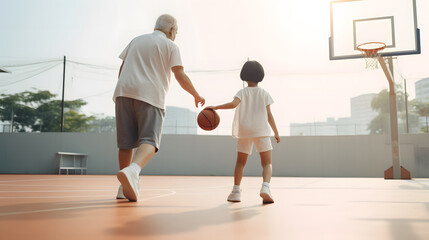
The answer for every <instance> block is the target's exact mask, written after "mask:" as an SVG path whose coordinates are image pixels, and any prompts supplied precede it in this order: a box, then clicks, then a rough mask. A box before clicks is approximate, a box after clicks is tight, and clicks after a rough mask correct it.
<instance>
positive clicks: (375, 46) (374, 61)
mask: <svg viewBox="0 0 429 240" xmlns="http://www.w3.org/2000/svg"><path fill="white" fill-rule="evenodd" d="M356 48H357V49H358V50H359V51H361V52H362V54H363V58H364V59H365V63H366V66H365V68H366V69H378V58H379V57H380V55H381V52H382V51H383V50H384V48H386V44H384V43H382V42H367V43H362V44H359V45H358V46H357V47H356Z"/></svg>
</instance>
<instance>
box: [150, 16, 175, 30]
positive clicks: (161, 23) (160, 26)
mask: <svg viewBox="0 0 429 240" xmlns="http://www.w3.org/2000/svg"><path fill="white" fill-rule="evenodd" d="M171 28H174V29H177V20H176V19H175V18H174V17H173V16H171V15H169V14H163V15H161V16H159V17H158V20H156V24H155V30H164V31H166V32H168V31H170V29H171Z"/></svg>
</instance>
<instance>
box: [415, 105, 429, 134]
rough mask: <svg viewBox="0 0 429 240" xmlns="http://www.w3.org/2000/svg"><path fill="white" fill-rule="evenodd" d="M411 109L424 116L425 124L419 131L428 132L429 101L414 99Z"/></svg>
mask: <svg viewBox="0 0 429 240" xmlns="http://www.w3.org/2000/svg"><path fill="white" fill-rule="evenodd" d="M413 110H414V111H415V112H416V113H417V114H418V115H420V116H421V117H425V118H426V126H425V127H422V128H421V129H420V131H422V132H424V133H429V126H428V117H429V102H428V103H423V102H421V101H414V102H413Z"/></svg>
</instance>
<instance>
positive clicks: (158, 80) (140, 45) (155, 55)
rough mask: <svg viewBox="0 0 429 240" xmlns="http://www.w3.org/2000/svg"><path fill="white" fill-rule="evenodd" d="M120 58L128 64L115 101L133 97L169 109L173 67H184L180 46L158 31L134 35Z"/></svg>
mask: <svg viewBox="0 0 429 240" xmlns="http://www.w3.org/2000/svg"><path fill="white" fill-rule="evenodd" d="M119 58H121V59H122V60H124V65H123V66H122V71H121V75H120V77H119V80H118V83H117V85H116V89H115V93H114V94H113V101H115V100H116V97H119V96H122V97H129V98H133V99H137V100H140V101H144V102H147V103H149V104H151V105H152V106H155V107H157V108H161V109H165V97H166V95H167V93H168V89H169V86H170V72H171V68H172V67H174V66H182V60H181V57H180V51H179V47H178V46H177V45H176V44H175V43H174V42H173V41H171V40H170V39H168V38H167V37H166V35H165V34H164V33H163V32H161V31H157V30H155V31H154V32H153V33H150V34H144V35H141V36H138V37H136V38H134V39H133V40H132V41H131V42H130V43H129V44H128V46H127V47H126V48H125V49H124V51H123V52H122V53H121V55H120V56H119Z"/></svg>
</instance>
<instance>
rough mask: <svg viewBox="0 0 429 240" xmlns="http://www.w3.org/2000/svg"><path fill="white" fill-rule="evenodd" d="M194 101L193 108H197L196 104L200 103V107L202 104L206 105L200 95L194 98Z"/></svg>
mask: <svg viewBox="0 0 429 240" xmlns="http://www.w3.org/2000/svg"><path fill="white" fill-rule="evenodd" d="M194 99H195V107H198V103H201V107H202V106H204V104H205V103H206V100H205V99H204V98H203V97H201V96H200V95H198V96H196V97H195V98H194Z"/></svg>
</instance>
